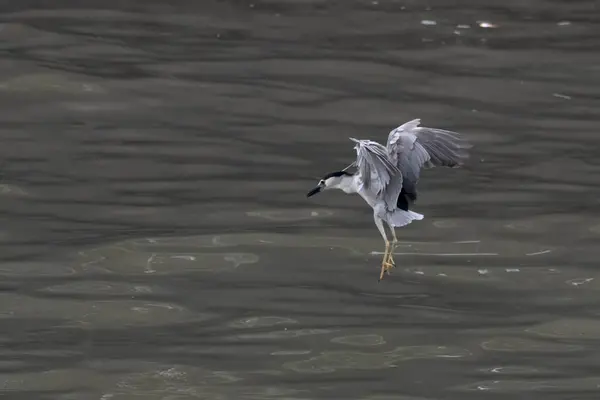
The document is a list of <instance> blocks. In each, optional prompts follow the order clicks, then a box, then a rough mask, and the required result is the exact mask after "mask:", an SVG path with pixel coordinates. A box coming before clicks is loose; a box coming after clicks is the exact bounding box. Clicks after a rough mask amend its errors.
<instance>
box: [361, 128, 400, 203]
mask: <svg viewBox="0 0 600 400" xmlns="http://www.w3.org/2000/svg"><path fill="white" fill-rule="evenodd" d="M350 140H352V141H353V142H355V143H356V146H355V147H354V148H355V150H356V168H357V172H358V174H359V177H360V178H361V180H362V184H363V186H364V188H365V189H367V190H370V191H371V192H373V193H375V194H376V195H377V197H378V198H380V199H382V200H383V201H384V202H385V205H386V208H387V210H389V211H393V210H395V209H396V203H397V201H398V196H399V194H400V191H401V190H402V173H401V172H400V170H399V169H398V167H397V166H396V165H394V163H393V162H392V160H391V159H390V157H389V154H388V151H387V149H386V148H385V147H384V146H382V145H381V144H379V143H377V142H374V141H371V140H358V139H354V138H350Z"/></svg>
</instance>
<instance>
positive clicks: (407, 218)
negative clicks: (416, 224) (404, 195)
mask: <svg viewBox="0 0 600 400" xmlns="http://www.w3.org/2000/svg"><path fill="white" fill-rule="evenodd" d="M422 219H423V214H419V213H416V212H414V211H410V210H409V211H404V210H396V211H394V212H393V213H392V214H390V215H389V217H388V222H389V223H390V225H392V226H394V227H400V226H404V225H408V224H410V223H411V222H413V221H415V220H417V221H418V220H422Z"/></svg>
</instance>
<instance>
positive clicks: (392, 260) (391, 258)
mask: <svg viewBox="0 0 600 400" xmlns="http://www.w3.org/2000/svg"><path fill="white" fill-rule="evenodd" d="M390 230H391V231H392V237H393V238H394V239H393V240H392V245H391V247H390V252H389V255H388V263H390V264H392V265H393V266H394V267H395V266H396V262H395V261H394V250H396V244H397V243H398V238H397V237H396V230H395V229H394V227H393V226H390Z"/></svg>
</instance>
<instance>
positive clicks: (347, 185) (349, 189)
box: [337, 175, 358, 193]
mask: <svg viewBox="0 0 600 400" xmlns="http://www.w3.org/2000/svg"><path fill="white" fill-rule="evenodd" d="M337 188H338V189H340V190H343V191H344V193H356V192H358V181H357V180H356V179H355V175H348V176H343V177H342V180H341V181H340V183H339V184H338V186H337Z"/></svg>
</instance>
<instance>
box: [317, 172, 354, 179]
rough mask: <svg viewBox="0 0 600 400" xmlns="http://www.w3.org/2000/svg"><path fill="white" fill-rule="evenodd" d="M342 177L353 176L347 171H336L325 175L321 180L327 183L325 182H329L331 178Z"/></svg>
mask: <svg viewBox="0 0 600 400" xmlns="http://www.w3.org/2000/svg"><path fill="white" fill-rule="evenodd" d="M340 176H352V174H351V173H350V172H347V171H335V172H330V173H328V174H327V175H325V176H324V177H323V178H321V179H323V180H324V181H325V180H327V179H329V178H332V177H336V178H337V177H340Z"/></svg>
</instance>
